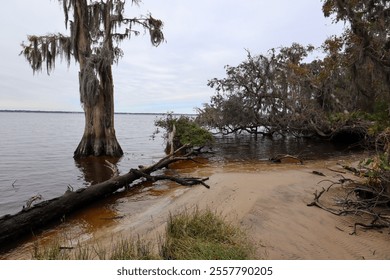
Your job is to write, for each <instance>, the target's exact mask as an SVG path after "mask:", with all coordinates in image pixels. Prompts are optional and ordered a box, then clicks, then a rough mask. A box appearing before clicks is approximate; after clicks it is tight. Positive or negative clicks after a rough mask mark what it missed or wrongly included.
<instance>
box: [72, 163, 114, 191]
mask: <svg viewBox="0 0 390 280" xmlns="http://www.w3.org/2000/svg"><path fill="white" fill-rule="evenodd" d="M119 160H120V158H114V157H87V158H82V159H75V165H76V167H77V168H78V169H79V170H80V173H81V174H82V176H83V177H84V179H83V180H82V181H84V182H85V183H84V184H85V185H94V184H97V183H101V182H104V181H106V180H108V179H110V178H111V177H112V176H113V171H112V170H111V169H110V168H109V167H108V166H107V163H106V161H108V162H109V163H111V164H113V165H114V166H116V165H117V163H118V162H119Z"/></svg>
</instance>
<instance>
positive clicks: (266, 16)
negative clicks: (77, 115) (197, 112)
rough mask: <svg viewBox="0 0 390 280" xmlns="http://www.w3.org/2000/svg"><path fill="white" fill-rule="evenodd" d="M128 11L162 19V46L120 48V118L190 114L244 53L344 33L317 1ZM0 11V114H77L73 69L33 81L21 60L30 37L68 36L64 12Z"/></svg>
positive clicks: (214, 2)
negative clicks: (23, 111) (210, 84)
mask: <svg viewBox="0 0 390 280" xmlns="http://www.w3.org/2000/svg"><path fill="white" fill-rule="evenodd" d="M128 8H129V9H128V11H129V13H128V14H129V16H138V15H141V14H146V13H148V12H151V13H152V15H153V16H155V17H156V18H160V19H162V20H163V21H164V34H165V36H166V39H167V43H165V44H163V45H161V46H160V47H158V48H155V47H152V46H151V45H150V43H149V39H148V38H147V36H142V35H141V36H140V37H133V38H132V39H131V40H130V41H127V42H123V43H122V44H121V47H122V48H123V50H124V53H125V55H124V57H123V59H122V60H120V61H119V64H118V66H114V81H115V106H116V111H117V112H167V111H175V112H177V113H192V112H194V110H193V108H194V107H199V106H201V105H202V103H205V102H208V101H209V98H210V96H211V95H212V94H213V91H212V89H210V88H208V87H207V81H208V80H209V79H212V78H214V77H223V75H224V68H223V67H224V65H226V64H229V65H236V64H238V63H240V62H241V61H242V60H244V59H245V55H246V53H245V49H249V50H250V51H251V52H252V53H255V54H258V53H265V52H266V51H267V50H269V49H270V48H273V47H280V46H288V45H290V44H291V43H293V42H299V43H302V44H309V43H311V44H314V45H317V46H319V45H320V44H321V43H322V42H323V41H324V40H325V39H326V38H327V37H328V36H330V35H332V34H335V33H340V31H341V26H340V25H338V26H336V25H332V24H331V23H330V20H329V19H324V17H323V15H322V11H321V1H320V0H318V1H313V0H297V1H291V0H274V1H266V0H257V1H254V0H242V1H232V0H198V1H184V0H165V1H161V0H144V1H143V4H141V6H140V7H130V6H129V7H128ZM2 10H3V14H4V15H3V16H2V17H0V25H1V26H3V31H4V32H3V34H2V36H3V38H4V39H3V40H2V44H1V45H0V56H1V61H2V66H3V67H1V68H0V109H39V110H72V111H80V110H81V106H80V103H79V96H78V80H77V75H78V74H77V72H78V70H77V66H76V65H72V66H71V67H70V68H69V69H67V66H66V63H61V62H60V61H58V62H57V64H56V69H55V71H54V72H53V73H52V74H51V75H50V76H47V75H46V74H45V73H42V74H37V75H35V76H34V75H33V74H32V71H31V69H30V68H29V66H28V64H27V63H26V62H25V61H24V59H23V58H22V57H19V56H18V53H19V52H20V43H21V42H22V41H23V40H25V38H26V35H27V34H37V35H38V34H46V33H57V32H67V31H66V30H65V26H64V19H63V14H62V11H61V6H60V5H59V4H58V3H57V1H48V0H34V1H30V0H19V1H6V2H4V3H3V5H2ZM4 11H7V12H4ZM5 27H6V28H5Z"/></svg>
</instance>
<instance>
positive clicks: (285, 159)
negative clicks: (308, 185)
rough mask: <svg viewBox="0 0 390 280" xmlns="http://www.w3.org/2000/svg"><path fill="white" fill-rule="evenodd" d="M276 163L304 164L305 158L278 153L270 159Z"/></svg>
mask: <svg viewBox="0 0 390 280" xmlns="http://www.w3.org/2000/svg"><path fill="white" fill-rule="evenodd" d="M270 160H271V161H272V162H274V163H295V164H303V160H302V159H300V158H298V157H296V156H292V155H277V156H275V157H273V158H271V159H270Z"/></svg>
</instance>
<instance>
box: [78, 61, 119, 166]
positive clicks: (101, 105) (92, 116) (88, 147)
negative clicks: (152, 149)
mask: <svg viewBox="0 0 390 280" xmlns="http://www.w3.org/2000/svg"><path fill="white" fill-rule="evenodd" d="M99 76H100V85H99V90H98V92H99V94H98V96H97V97H96V99H97V100H96V103H94V104H90V103H89V102H87V103H84V113H85V128H84V135H83V138H82V139H81V142H80V144H79V145H78V147H77V149H76V151H75V152H74V157H75V158H81V157H87V156H112V157H120V156H122V155H123V151H122V148H121V146H120V145H119V143H118V140H117V139H116V135H115V129H114V85H113V79H112V73H111V67H107V68H106V69H105V71H102V73H100V75H99Z"/></svg>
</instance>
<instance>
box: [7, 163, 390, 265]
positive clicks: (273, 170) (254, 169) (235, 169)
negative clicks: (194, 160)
mask: <svg viewBox="0 0 390 280" xmlns="http://www.w3.org/2000/svg"><path fill="white" fill-rule="evenodd" d="M356 159H357V158H354V157H353V156H349V157H344V158H337V159H332V160H326V161H324V160H321V161H310V162H305V164H303V165H295V164H284V165H278V164H265V163H259V162H257V163H253V162H252V163H250V162H246V163H225V164H223V165H220V164H204V165H202V166H194V164H192V165H191V164H190V165H185V166H180V167H178V169H177V170H176V171H177V172H179V173H180V174H186V175H190V176H198V177H209V178H210V179H209V180H208V181H207V183H208V184H209V185H210V187H211V188H210V189H206V188H204V187H203V186H196V187H191V188H185V187H181V186H176V185H174V184H168V185H167V184H166V183H161V182H160V183H159V184H161V185H154V186H150V187H147V188H144V189H142V190H139V191H138V193H136V194H133V195H131V196H121V197H120V198H116V201H115V203H113V204H112V205H111V206H110V208H109V210H107V209H106V210H105V211H106V212H104V211H102V212H101V213H100V214H99V213H98V212H96V209H95V211H94V210H93V209H91V210H86V211H84V213H83V214H80V215H81V216H79V217H78V219H79V220H80V217H81V219H84V220H85V223H83V226H80V223H78V224H77V223H76V222H75V221H73V222H72V221H70V222H69V224H67V225H63V226H62V232H64V231H65V232H67V235H68V236H69V235H72V238H73V239H75V238H78V239H79V240H80V239H81V240H82V241H85V242H99V243H100V244H109V243H110V242H111V240H115V239H118V238H119V237H126V236H141V237H142V238H146V239H157V238H158V236H159V234H161V233H162V232H163V230H164V227H165V224H166V220H167V217H168V216H169V215H170V214H174V213H177V212H180V211H183V210H185V209H193V208H196V207H198V208H200V209H204V208H210V209H213V210H215V211H216V212H218V213H220V214H222V215H224V216H226V218H227V219H229V220H231V221H232V222H233V223H235V224H237V225H240V226H241V227H242V228H244V229H245V230H246V231H247V232H248V235H249V238H250V239H251V240H252V242H254V243H255V244H256V247H257V258H265V259H287V260H292V259H316V260H317V259H337V260H339V259H348V260H350V259H390V246H388V244H389V241H390V234H389V230H388V229H385V230H383V231H375V230H363V229H360V230H359V231H358V234H357V235H350V233H351V232H352V231H353V228H352V226H353V223H354V220H353V218H351V217H338V216H334V215H332V214H330V213H328V212H325V211H323V210H321V209H319V208H315V207H308V206H307V203H309V202H311V201H312V200H313V193H314V192H315V190H318V189H321V187H322V186H328V185H329V182H321V183H319V182H320V181H321V180H324V179H327V180H333V181H337V180H338V179H340V178H341V175H342V176H348V177H350V178H353V179H357V178H356V177H354V176H353V175H352V174H341V173H338V172H334V171H332V170H330V169H329V168H331V169H333V170H335V169H340V165H339V164H340V163H348V164H349V163H351V162H354V161H356ZM313 170H316V171H320V172H322V173H324V174H325V175H326V177H320V176H318V175H315V174H313V172H312V171H313ZM96 215H102V216H107V215H109V216H113V215H114V216H115V217H120V218H119V219H113V220H111V221H110V222H107V221H105V222H104V223H103V222H102V219H100V223H101V224H100V225H96V221H95V223H94V222H93V221H92V220H94V219H95V220H98V219H96V218H97V217H96ZM82 217H84V218H82ZM88 217H89V218H88ZM92 217H93V218H92ZM88 219H90V221H88ZM58 232H60V230H57V233H54V234H49V233H46V238H48V239H51V238H52V237H53V235H56V234H58ZM49 236H51V237H50V238H49ZM28 248H31V244H30V245H28V243H27V244H25V245H23V246H21V247H20V248H18V249H16V250H14V251H13V252H10V253H9V254H8V255H6V256H3V258H11V259H17V258H26V254H25V252H26V250H28ZM23 252H24V253H23ZM30 256H31V255H30ZM27 258H28V257H27Z"/></svg>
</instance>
